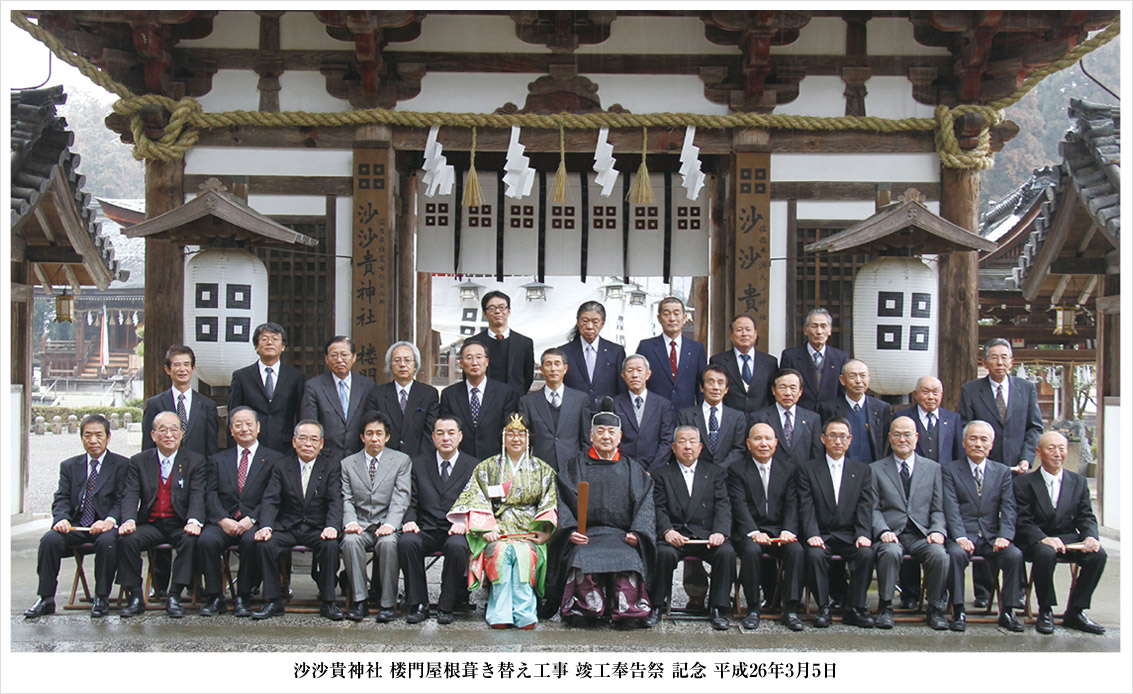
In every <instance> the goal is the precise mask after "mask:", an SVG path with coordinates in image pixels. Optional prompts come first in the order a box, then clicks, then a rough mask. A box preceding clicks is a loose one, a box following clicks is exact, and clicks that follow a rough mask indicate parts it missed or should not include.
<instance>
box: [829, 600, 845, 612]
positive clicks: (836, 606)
mask: <svg viewBox="0 0 1133 694" xmlns="http://www.w3.org/2000/svg"><path fill="white" fill-rule="evenodd" d="M830 609H831V610H840V609H842V601H841V600H839V599H838V598H834V597H832V598H830Z"/></svg>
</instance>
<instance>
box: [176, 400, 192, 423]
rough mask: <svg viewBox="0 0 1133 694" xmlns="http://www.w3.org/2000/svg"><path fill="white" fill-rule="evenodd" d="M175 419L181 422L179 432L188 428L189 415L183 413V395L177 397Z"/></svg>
mask: <svg viewBox="0 0 1133 694" xmlns="http://www.w3.org/2000/svg"><path fill="white" fill-rule="evenodd" d="M177 419H179V420H181V431H185V430H187V429H188V428H189V415H188V414H187V413H186V412H185V394H184V393H181V394H180V395H178V396H177Z"/></svg>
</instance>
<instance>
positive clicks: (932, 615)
mask: <svg viewBox="0 0 1133 694" xmlns="http://www.w3.org/2000/svg"><path fill="white" fill-rule="evenodd" d="M925 622H926V623H928V625H929V627H931V628H932V629H933V630H935V631H947V630H948V620H947V619H945V618H944V615H943V614H941V612H940V610H936V609H933V608H931V607H930V608H929V610H928V616H926V617H925Z"/></svg>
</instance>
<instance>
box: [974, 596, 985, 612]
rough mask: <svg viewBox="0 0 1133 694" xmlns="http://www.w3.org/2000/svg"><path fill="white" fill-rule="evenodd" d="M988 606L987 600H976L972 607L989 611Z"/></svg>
mask: <svg viewBox="0 0 1133 694" xmlns="http://www.w3.org/2000/svg"><path fill="white" fill-rule="evenodd" d="M987 604H988V599H987V598H976V599H975V600H972V607H974V608H976V609H977V610H985V609H987Z"/></svg>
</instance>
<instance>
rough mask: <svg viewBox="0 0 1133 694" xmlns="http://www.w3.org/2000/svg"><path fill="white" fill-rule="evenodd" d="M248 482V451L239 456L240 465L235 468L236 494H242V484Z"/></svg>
mask: <svg viewBox="0 0 1133 694" xmlns="http://www.w3.org/2000/svg"><path fill="white" fill-rule="evenodd" d="M247 481H248V449H247V448H245V449H244V452H243V453H241V454H240V465H238V466H237V467H236V492H237V493H239V494H243V493H244V483H245V482H247Z"/></svg>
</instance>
